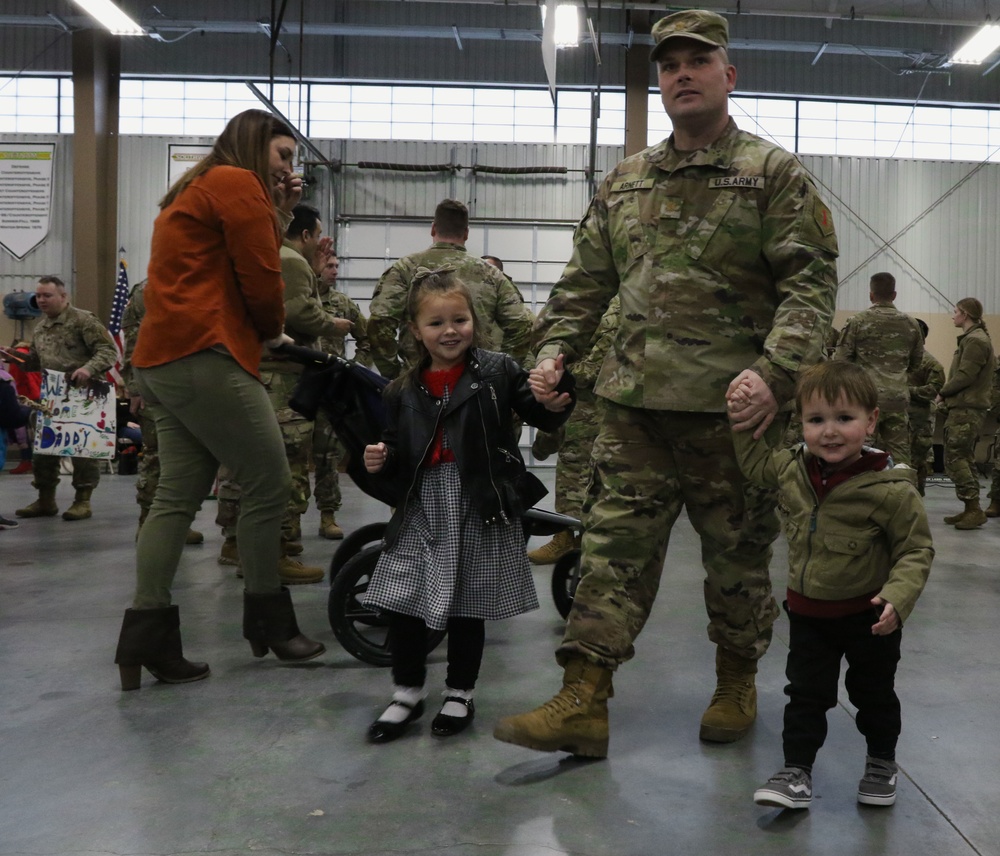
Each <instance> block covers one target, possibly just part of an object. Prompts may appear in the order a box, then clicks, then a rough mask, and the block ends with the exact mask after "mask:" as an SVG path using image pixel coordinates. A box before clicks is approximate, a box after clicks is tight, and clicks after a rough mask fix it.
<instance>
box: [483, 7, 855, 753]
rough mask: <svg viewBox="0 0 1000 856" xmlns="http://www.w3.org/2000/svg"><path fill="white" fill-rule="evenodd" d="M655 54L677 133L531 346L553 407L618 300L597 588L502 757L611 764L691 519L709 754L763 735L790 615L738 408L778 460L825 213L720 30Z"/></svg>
mask: <svg viewBox="0 0 1000 856" xmlns="http://www.w3.org/2000/svg"><path fill="white" fill-rule="evenodd" d="M653 37H654V40H655V42H656V45H655V47H654V48H653V52H652V54H651V59H652V60H653V61H656V62H657V66H658V73H659V85H660V93H661V96H662V100H663V104H664V107H665V108H666V111H667V114H668V115H669V117H670V119H671V120H672V122H673V128H674V131H673V134H672V135H671V136H670V138H669V139H667V140H664V141H663V142H661V143H659V144H657V145H655V146H653V147H651V148H649V149H646V150H645V151H642V152H640V153H638V154H636V155H633V156H631V157H629V158H626V159H625V160H624V161H623V162H622V163H620V164H619V165H618V166H617V167H616V168H615V169H614V170H612V171H611V173H610V174H609V175H608V176H607V177H606V178H605V180H604V182H603V184H602V185H601V188H600V190H599V191H598V192H597V195H596V196H595V197H594V199H593V200H592V202H591V204H590V208H589V210H588V211H587V213H586V214H585V215H584V218H583V220H582V221H581V222H580V224H579V225H578V226H577V230H576V235H575V238H574V249H573V256H572V258H571V259H570V262H569V264H568V266H567V268H566V270H565V272H564V273H563V276H562V279H560V281H559V282H558V283H557V284H556V286H555V287H554V289H553V290H552V293H551V296H550V297H549V300H548V303H547V304H546V306H545V308H544V309H543V310H542V312H541V314H540V315H539V318H538V322H537V324H536V327H535V335H536V338H537V340H538V344H539V348H538V359H539V363H538V366H537V367H536V375H538V376H539V377H541V378H543V379H544V380H545V381H547V388H548V389H554V387H553V384H554V382H555V381H556V380H557V379H558V378H559V377H560V376H561V371H560V368H561V362H562V361H563V359H565V360H566V361H567V362H568V361H570V360H571V359H572V358H574V357H576V356H577V355H579V354H581V353H583V352H584V350H585V348H586V347H587V345H588V344H589V342H590V341H591V338H592V336H593V333H594V330H595V328H596V326H597V323H598V320H599V319H600V317H601V315H602V314H603V312H604V311H605V309H606V308H607V306H608V304H609V303H610V301H611V298H612V297H614V296H615V294H618V295H619V297H620V300H621V315H620V324H619V327H618V332H617V335H616V336H615V340H614V342H613V344H612V346H611V350H610V352H609V353H608V355H607V357H606V358H605V360H604V364H603V367H602V369H601V373H600V375H599V376H598V379H597V385H596V387H595V392H596V393H597V395H598V396H599V397H601V398H602V399H603V401H602V411H603V412H602V417H601V418H602V421H601V425H600V431H599V434H598V437H597V441H596V442H595V444H594V450H593V461H592V473H591V478H590V487H589V491H588V497H587V500H586V503H585V507H584V535H583V544H582V550H583V559H582V568H583V574H584V576H583V579H582V580H581V582H580V585H579V587H578V589H577V591H576V597H575V599H574V602H573V609H572V611H571V612H570V615H569V618H568V620H567V623H566V630H565V634H564V636H563V641H562V644H561V645H560V646H559V649H558V651H557V655H556V656H557V659H558V661H559V663H560V664H561V665H562V666H563V669H564V674H563V687H562V690H560V692H559V693H558V694H557V695H556V696H555V697H554V698H553V699H551V700H550V701H548V702H546V703H545V704H544V705H542V706H541V707H540V708H538V709H536V710H534V711H531V712H530V713H527V714H521V715H519V716H513V717H507V718H506V719H503V720H501V721H500V722H499V723H498V724H497V726H496V728H495V730H494V736H495V737H496V738H497V739H499V740H504V741H507V742H510V743H516V744H519V745H522V746H528V747H530V748H533V749H540V750H544V751H556V750H562V751H569V752H572V753H574V754H577V755H584V756H592V757H604V756H605V755H606V754H607V746H608V736H609V731H608V707H607V704H608V698H609V697H610V696H611V695H612V693H613V689H612V681H611V678H612V672H613V671H614V670H615V669H616V668H618V666H620V665H621V664H622V663H624V662H625V661H627V660H629V659H630V658H631V657H632V656H633V654H634V653H635V649H634V647H633V644H634V641H635V639H636V637H637V636H638V634H639V632H640V631H641V630H642V627H643V625H644V624H645V621H646V619H647V617H648V615H649V611H650V608H651V607H652V604H653V600H654V598H655V596H656V590H657V587H658V585H659V579H660V574H661V572H662V570H663V562H664V558H665V556H666V549H667V542H668V540H669V537H670V530H671V528H672V526H673V524H674V522H675V521H676V519H677V518H678V516H679V515H680V512H681V510H682V509H683V508H686V509H687V514H688V517H689V519H690V521H691V523H692V525H693V526H694V528H695V530H696V531H697V532H698V534H699V536H700V538H701V545H702V557H703V563H704V568H705V573H706V578H705V584H704V593H705V604H706V609H707V612H708V617H709V628H708V632H709V638H710V639H711V641H712V642H713V643H715V645H716V677H717V685H716V692H715V694H714V695H713V697H712V701H711V703H710V705H709V707H708V709H707V710H706V711H705V714H704V716H703V717H702V722H701V731H700V734H701V737H702V739H705V740H713V741H720V742H730V741H733V740H737V739H739V738H740V737H742V736H743V735H744V734H746V732H747V731H748V730H749V728H750V726H751V725H752V723H753V721H754V719H755V718H756V715H757V695H756V688H755V676H756V671H757V660H758V659H759V658H760V657H761V656H762V655H763V654H764V652H765V651H766V649H767V647H768V644H769V642H770V640H771V626H772V624H773V622H774V620H775V618H776V617H777V615H778V608H777V605H776V604H775V601H774V598H773V597H772V594H771V583H770V578H769V576H768V564H769V560H770V556H771V543H772V542H773V541H774V539H775V538H776V537H777V535H778V519H777V515H776V513H775V497H774V495H773V494H772V493H770V492H764V491H762V490H759V489H755V488H753V487H752V486H751V485H749V484H748V483H747V482H746V481H745V480H744V478H743V476H742V475H741V473H740V470H739V467H738V465H737V462H736V456H735V452H734V449H733V442H732V434H731V433H730V429H729V426H728V425H727V419H726V394H727V391H728V390H729V389H730V388H732V387H733V385H734V384H738V383H741V382H747V383H750V384H752V386H753V390H754V391H753V395H752V396H751V401H749V402H747V404H746V406H745V407H740V408H739V410H738V412H735V411H734V414H733V415H734V419H735V420H736V423H737V424H736V425H735V430H752V431H754V434H755V436H760V435H762V434H763V433H764V431H765V430H768V429H770V431H771V432H772V434H774V437H773V438H772V439H771V442H772V443H776V442H777V440H778V439H780V437H781V432H782V431H783V429H784V424H783V422H784V420H777V421H776V420H775V416H776V415H777V413H778V411H779V406H780V405H781V404H782V403H784V402H787V401H788V400H789V399H790V398H791V397H792V395H793V387H794V382H795V378H796V375H797V373H798V372H799V371H800V370H801V369H803V368H805V367H806V366H809V365H812V364H814V363H816V362H818V361H819V360H820V358H821V356H822V352H823V343H824V341H825V339H826V335H827V331H828V330H829V327H830V322H831V320H832V318H833V311H834V304H835V302H836V290H837V276H836V256H837V243H836V238H835V236H834V230H833V223H832V220H831V217H830V211H829V209H828V208H827V207H826V206H825V205H824V204H823V202H822V201H821V200H820V198H819V196H818V194H817V192H816V189H815V187H814V185H813V183H812V181H811V180H810V178H809V176H808V174H807V173H806V171H805V169H804V168H803V167H802V165H801V164H800V163H799V161H798V160H797V159H796V158H795V157H794V156H793V155H791V154H788V153H787V152H785V151H784V150H782V149H781V148H779V147H778V146H776V145H774V144H772V143H769V142H767V141H765V140H762V139H760V138H759V137H756V136H753V135H752V134H748V133H745V132H743V131H740V130H739V129H738V128H737V127H736V125H735V123H734V122H733V121H732V120H731V119H730V118H729V111H728V95H729V93H730V92H731V91H732V90H733V88H734V86H735V82H736V70H735V68H733V66H732V65H730V63H729V59H728V54H727V50H726V48H727V45H728V25H727V23H726V20H725V19H724V18H723V17H721V16H720V15H717V14H715V13H712V12H705V11H697V10H692V11H685V12H678V13H675V14H673V15H670V16H668V17H666V18H664V19H662V20H661V21H659V22H658V23H657V24H656V25H655V26H654V28H653ZM552 394H553V393H552V392H550V393H549V395H552ZM539 395H540V396H541V397H544V396H543V395H542V393H541V392H540V393H539ZM772 423H774V424H773V426H772Z"/></svg>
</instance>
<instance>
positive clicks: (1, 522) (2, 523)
mask: <svg viewBox="0 0 1000 856" xmlns="http://www.w3.org/2000/svg"><path fill="white" fill-rule="evenodd" d="M20 525H21V524H20V523H18V522H17V521H16V520H11V519H10V518H9V517H3V516H2V515H0V529H17V527H18V526H20Z"/></svg>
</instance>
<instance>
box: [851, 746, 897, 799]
mask: <svg viewBox="0 0 1000 856" xmlns="http://www.w3.org/2000/svg"><path fill="white" fill-rule="evenodd" d="M898 772H899V767H898V766H897V765H896V763H895V762H894V761H884V760H882V759H881V758H873V757H872V756H871V755H868V756H867V757H866V758H865V774H864V776H862V777H861V781H860V782H858V802H859V803H863V804H864V805H892V804H893V803H894V802H896V773H898Z"/></svg>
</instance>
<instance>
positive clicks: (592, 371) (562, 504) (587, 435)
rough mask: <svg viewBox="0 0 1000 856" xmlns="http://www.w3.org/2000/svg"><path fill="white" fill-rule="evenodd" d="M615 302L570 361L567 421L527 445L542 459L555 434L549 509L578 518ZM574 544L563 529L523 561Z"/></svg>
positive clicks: (550, 558)
mask: <svg viewBox="0 0 1000 856" xmlns="http://www.w3.org/2000/svg"><path fill="white" fill-rule="evenodd" d="M619 305H620V303H619V300H618V298H617V297H615V298H614V299H613V300H612V301H611V304H610V305H609V306H608V311H607V312H605V313H604V317H603V318H601V323H600V324H598V326H597V332H596V333H594V342H593V347H592V348H591V349H590V353H588V354H587V356H586V357H584V358H583V359H582V360H580V361H579V362H576V363H573V366H572V369H573V377H574V378H575V379H576V407H575V408H574V410H573V413H572V415H571V416H570V417H569V420H568V421H567V422H566V424H565V425H564V426H563V428H562V430H561V431H559V432H557V434H556V435H553V434H548V433H546V432H542V431H539V432H538V434H537V435H536V436H535V442H534V443H533V444H532V446H531V450H532V452H535V449H536V447H537V448H538V449H539V451H542V452H543V454H541V455H538V454H536V457H538V458H539V459H540V460H544V459H545V458H547V457H548V454H544V452H547V451H548V448H547V445H548V443H549V442H551V441H550V438H553V437H556V436H558V440H557V442H556V443H555V444H554V445H555V448H554V449H553V451H558V452H559V460H558V461H556V491H555V493H556V498H555V509H556V511H558V512H560V513H562V514H569V515H570V516H572V517H582V516H583V502H584V500H585V499H586V497H587V485H588V483H589V482H590V455H591V453H592V452H593V450H594V440H596V439H597V423H598V421H599V420H598V398H597V396H596V395H594V384H595V383H596V382H597V376H598V374H600V371H601V365H602V364H603V363H604V357H605V356H606V355H607V353H608V350H609V349H610V348H611V343H612V341H613V340H614V337H615V333H616V332H617V331H618V309H619ZM579 546H580V541H579V539H578V538H575V537H574V536H573V532H572V530H570V529H564V530H563V531H562V532H557V533H556V534H555V535H553V536H552V540H551V541H549V542H548V543H547V544H543V545H542V546H541V547H539V548H538V549H537V550H532V551H531V552H530V553H528V559H529V561H531V562H532V564H535V565H548V564H552V563H553V562H558V561H559V560H560V559H561V558H562V557H563V556H565V555H566V554H567V553H569V552H570V551H572V550H575V549H577V548H578V547H579Z"/></svg>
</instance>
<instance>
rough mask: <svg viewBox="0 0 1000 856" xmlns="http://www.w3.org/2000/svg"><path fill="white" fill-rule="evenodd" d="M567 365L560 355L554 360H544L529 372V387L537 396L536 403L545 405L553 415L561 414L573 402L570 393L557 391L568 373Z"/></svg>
mask: <svg viewBox="0 0 1000 856" xmlns="http://www.w3.org/2000/svg"><path fill="white" fill-rule="evenodd" d="M565 363H566V358H565V357H564V356H563V355H562V354H560V355H559V356H558V357H556V358H555V359H554V360H552V359H548V360H542V361H541V362H540V363H539V364H538V365H537V366H535V367H534V368H533V369H532V370H531V371H530V372H528V387H529V388H530V389H531V394H532V395H533V396H535V401H537V402H538V403H539V404H543V405H545V409H546V410H551V411H552V412H553V413H561V412H562V411H563V410H565V409H566V408H567V407H568V406H569V403H570V402H571V401H572V400H573V397H572V396H571V395H570V394H569V393H568V392H562V393H559V392H556V391H555V389H556V387H557V386H558V385H559V381H561V380H562V376H563V372H565V371H566V365H565Z"/></svg>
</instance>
